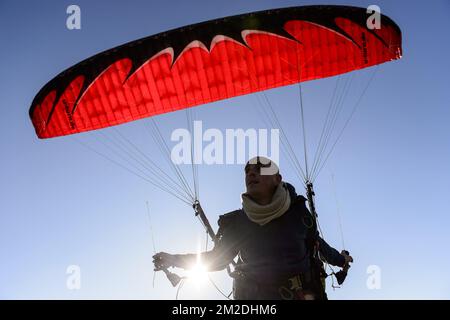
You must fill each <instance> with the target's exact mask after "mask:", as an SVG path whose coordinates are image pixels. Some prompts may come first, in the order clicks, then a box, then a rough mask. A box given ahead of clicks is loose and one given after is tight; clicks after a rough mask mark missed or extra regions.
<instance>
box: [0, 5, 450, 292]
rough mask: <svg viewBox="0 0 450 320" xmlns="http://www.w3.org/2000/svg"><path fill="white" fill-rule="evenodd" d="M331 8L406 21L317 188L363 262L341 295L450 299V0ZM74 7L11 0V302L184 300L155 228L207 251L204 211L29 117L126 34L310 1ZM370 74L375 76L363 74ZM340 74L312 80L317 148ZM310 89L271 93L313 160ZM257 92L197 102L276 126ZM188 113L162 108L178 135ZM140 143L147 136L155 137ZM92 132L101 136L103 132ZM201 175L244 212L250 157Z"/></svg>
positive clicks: (213, 114) (205, 187) (1, 282)
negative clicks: (375, 277) (54, 83)
mask: <svg viewBox="0 0 450 320" xmlns="http://www.w3.org/2000/svg"><path fill="white" fill-rule="evenodd" d="M328 3H333V4H351V5H356V6H361V7H367V6H368V5H370V4H377V5H378V6H379V7H380V8H381V11H382V13H384V14H387V15H388V16H390V17H391V18H392V19H393V20H394V21H396V22H397V24H398V25H399V26H400V28H401V29H402V32H403V58H402V59H401V60H399V61H395V62H392V63H388V64H384V65H382V66H381V67H380V69H379V70H378V71H377V75H376V78H375V79H374V81H373V83H372V84H371V86H370V88H369V90H368V92H367V93H366V94H365V95H364V100H363V102H362V104H361V106H360V108H359V109H358V112H357V114H356V116H355V118H354V119H353V120H352V122H351V123H350V125H349V127H348V128H347V129H346V131H345V133H344V135H343V137H342V139H341V140H340V142H339V144H338V145H337V147H336V150H335V151H334V152H333V154H332V157H331V158H330V159H329V161H328V162H327V165H326V167H325V168H324V169H323V170H322V172H321V174H320V176H319V177H318V179H317V181H316V183H315V185H316V194H317V209H318V213H319V217H320V222H321V226H322V229H323V232H324V234H325V238H326V239H327V241H328V242H329V243H330V244H332V245H333V246H335V247H336V248H337V249H341V248H342V240H341V237H340V231H339V227H338V218H337V211H338V210H339V212H340V215H341V217H342V224H343V231H344V239H345V246H346V249H348V250H349V251H350V252H351V253H352V255H353V256H354V258H355V263H354V265H353V266H352V268H351V270H350V274H349V277H348V280H347V282H346V283H345V285H344V286H343V287H342V288H341V289H338V290H336V291H333V290H332V289H331V288H330V287H329V286H328V293H329V296H330V298H332V299H449V298H450V275H449V273H448V268H449V267H450V258H449V257H448V256H447V255H446V252H447V244H448V243H450V235H449V233H448V231H447V229H448V226H449V224H450V217H449V215H448V213H449V207H450V198H449V194H450V173H449V172H450V171H449V170H448V163H450V151H449V150H450V149H449V148H448V146H449V143H450V129H449V127H448V121H449V119H450V111H449V109H448V106H449V105H450V99H449V93H448V86H449V81H448V71H449V70H450V63H449V60H448V52H449V50H450V43H449V42H450V40H449V37H448V34H447V33H448V30H450V28H449V27H450V20H449V19H448V13H449V12H450V10H449V9H450V4H449V2H448V1H437V0H436V1H431V2H428V3H422V4H418V3H415V2H413V3H411V2H410V1H376V2H370V1H345V2H344V1H329V2H328ZM70 4H73V3H72V2H68V1H40V2H29V1H1V2H0V38H1V42H2V50H0V61H1V62H0V63H1V70H2V72H1V73H0V87H1V88H2V89H1V90H0V101H1V108H0V112H1V116H0V121H1V124H0V130H1V133H0V145H1V150H2V152H1V157H0V162H1V164H0V170H1V177H2V179H1V184H0V194H1V202H0V208H1V210H0V261H1V263H0V298H3V299H19V298H21V299H51V298H61V299H82V298H87V299H93V298H101V299H109V298H123V299H133V298H137V299H173V298H175V294H176V290H175V289H173V288H172V287H171V286H170V284H169V283H168V281H167V279H166V278H165V277H164V276H163V275H162V274H157V275H156V278H155V283H154V287H153V285H152V278H153V271H152V263H151V260H152V259H151V256H152V255H153V244H152V233H151V231H150V229H152V230H153V237H154V239H155V247H156V250H157V251H167V252H172V253H178V252H179V253H183V252H196V250H197V248H198V246H199V245H201V246H202V247H204V242H205V233H204V231H203V229H202V227H201V226H200V224H199V223H198V221H196V219H195V218H194V217H193V212H192V210H191V209H190V208H189V207H187V206H186V205H185V204H183V203H181V202H180V201H178V200H176V199H174V198H173V197H171V196H170V195H168V194H167V193H164V192H162V191H160V190H159V189H157V188H155V187H154V186H152V185H150V184H148V183H146V182H145V181H142V180H140V179H139V178H137V177H136V176H134V175H131V174H129V173H128V172H126V171H124V170H122V169H121V168H118V167H117V166H115V165H114V164H113V163H111V162H108V161H106V160H105V159H103V158H101V157H99V156H98V155H96V154H95V153H93V152H91V151H89V150H87V149H86V148H84V147H83V146H82V145H80V144H79V143H78V140H76V139H74V138H73V137H67V138H57V139H50V140H39V139H37V137H36V136H35V133H34V129H33V127H32V125H31V123H30V121H29V119H28V108H29V106H30V104H31V101H32V99H33V98H34V96H35V94H36V93H37V92H38V90H39V89H40V88H41V87H42V86H43V85H44V84H45V83H46V82H47V81H49V80H50V79H51V78H53V77H54V76H55V75H56V74H58V73H59V72H61V71H62V70H64V69H66V68H68V67H70V66H72V65H73V64H75V63H76V62H78V61H80V60H82V59H85V58H87V57H89V56H92V55H93V54H96V53H98V52H100V51H103V50H106V49H109V48H112V47H114V46H117V45H120V44H122V43H125V42H129V41H131V40H134V39H138V38H141V37H145V36H148V35H151V34H154V33H158V32H161V31H164V30H168V29H172V28H175V27H179V26H183V25H187V24H191V23H195V22H200V21H204V20H208V19H213V18H218V17H222V16H228V15H234V14H239V13H244V12H250V11H256V10H263V9H270V8H277V7H288V6H295V5H307V4H312V2H305V1H281V0H280V1H268V0H261V1H244V2H242V1H162V2H160V1H130V2H127V3H125V2H119V1H114V2H110V1H96V2H95V3H94V2H92V1H77V2H76V3H75V4H77V5H79V6H80V8H81V13H82V29H81V30H76V31H69V30H67V28H66V25H65V21H66V17H67V14H66V8H67V6H68V5H70ZM369 74H370V73H369V72H361V77H366V76H367V75H369ZM361 83H362V82H361ZM333 85H334V80H333V79H327V80H320V81H314V82H310V83H306V84H304V86H303V88H304V99H305V107H306V118H307V124H306V126H307V129H308V130H307V132H308V134H309V137H310V138H311V143H312V144H313V142H314V141H315V140H314V138H315V137H316V136H317V134H318V133H320V130H319V126H320V125H321V120H322V119H323V117H324V115H325V113H326V110H325V109H323V108H319V107H317V108H316V107H315V106H316V105H318V106H320V105H323V104H326V103H327V102H326V101H327V99H329V98H330V95H331V91H332V87H333ZM358 85H359V84H358V83H356V84H355V87H354V88H352V91H354V92H355V94H357V93H358V92H361V91H360V90H361V89H360V87H358ZM297 90H298V89H297V87H295V86H293V87H287V88H282V89H277V90H272V91H270V92H268V93H267V96H268V98H269V99H270V100H271V101H272V103H273V104H274V106H277V107H278V110H280V119H281V121H282V122H284V123H285V124H286V127H285V129H286V131H287V132H288V135H290V136H291V137H292V139H293V141H295V140H294V139H298V143H296V144H295V146H296V149H297V151H298V154H299V157H300V156H302V154H301V151H302V146H301V144H300V141H301V136H300V131H299V127H298V122H296V123H295V122H293V121H292V118H294V117H293V116H292V114H293V113H292V112H297V111H298V108H292V105H293V104H295V103H298V99H297V98H296V95H297ZM358 90H359V91H358ZM296 99H297V100H296ZM253 101H254V98H253V97H239V98H235V99H231V100H230V101H222V102H218V103H216V104H213V105H208V106H204V107H199V108H196V109H195V114H196V119H200V120H202V121H203V125H204V127H205V128H218V129H220V130H224V129H226V128H244V129H246V128H262V127H264V123H263V122H261V120H260V119H259V118H258V114H257V113H255V112H254V111H252V110H254V109H252V108H250V106H249V105H250V104H252V103H253ZM308 107H309V108H308ZM292 110H295V111H292ZM294 115H295V114H294ZM185 120H186V119H185V118H184V117H183V114H181V115H179V114H170V115H165V116H163V117H158V119H157V121H158V123H159V125H160V126H161V127H162V128H164V130H163V131H164V133H165V136H166V137H167V139H168V140H169V135H170V132H171V130H173V129H175V128H180V127H185V126H186V125H185ZM123 130H125V131H126V130H131V131H132V130H134V127H133V125H132V124H130V125H127V126H124V128H123ZM131 134H132V135H135V133H134V131H133V132H132V133H131ZM135 138H136V139H138V140H139V139H141V140H143V142H144V143H145V142H146V140H145V137H144V136H135ZM79 139H80V140H82V141H84V140H83V139H86V140H87V141H91V140H89V139H91V136H90V135H89V134H84V135H80V138H79ZM295 142H297V141H295ZM148 148H149V149H148V150H149V152H150V153H151V154H155V158H156V160H158V155H157V154H156V153H157V151H156V150H157V148H156V147H155V146H154V145H152V144H151V143H148ZM300 159H301V158H300ZM158 161H159V160H158ZM162 165H164V164H162ZM280 166H281V170H282V173H283V175H284V178H285V180H287V181H290V182H291V183H293V184H294V185H295V186H296V188H297V189H298V191H299V192H301V193H302V192H303V187H302V185H301V182H300V181H298V179H296V176H295V175H294V174H293V171H292V170H291V168H289V165H288V163H287V162H286V161H283V158H282V159H281V163H280ZM332 176H333V177H334V184H333V183H332V178H331V177H332ZM199 182H200V199H201V200H202V203H203V206H204V208H205V211H206V212H207V215H208V217H209V219H210V221H211V223H212V225H213V227H214V228H216V227H217V225H216V221H217V218H218V216H219V215H220V214H223V213H226V212H228V211H231V210H234V209H236V208H239V207H240V193H241V192H242V191H243V189H244V183H243V174H242V166H240V165H215V166H207V165H201V166H199ZM336 200H337V201H336ZM147 201H148V202H149V204H150V209H151V218H152V223H151V225H150V223H149V220H148V217H147V213H146V202H147ZM337 203H338V204H337ZM150 227H151V228H150ZM69 265H78V266H80V268H81V289H80V290H68V289H67V287H66V280H67V274H66V268H67V267H68V266H69ZM370 265H377V266H379V267H380V270H381V288H380V289H378V290H370V289H368V288H367V286H366V281H367V278H368V274H367V268H368V266H370ZM211 277H212V278H213V279H214V281H215V282H216V283H217V285H218V286H219V287H220V288H221V289H223V291H225V292H227V293H228V292H229V291H230V289H231V280H230V279H229V278H228V277H227V275H226V273H225V272H220V273H215V274H212V275H211ZM179 297H180V298H185V299H187V298H190V299H220V298H221V296H220V294H219V293H218V292H217V291H216V290H215V288H214V287H213V286H212V285H210V284H209V283H205V284H203V285H201V286H197V285H195V284H193V283H186V284H185V286H184V287H183V288H182V289H181V290H180V292H179Z"/></svg>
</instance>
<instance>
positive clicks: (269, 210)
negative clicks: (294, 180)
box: [241, 182, 291, 226]
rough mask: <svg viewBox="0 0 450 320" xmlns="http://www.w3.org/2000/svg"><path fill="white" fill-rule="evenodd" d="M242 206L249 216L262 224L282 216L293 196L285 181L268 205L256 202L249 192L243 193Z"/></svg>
mask: <svg viewBox="0 0 450 320" xmlns="http://www.w3.org/2000/svg"><path fill="white" fill-rule="evenodd" d="M241 198H242V208H243V209H244V211H245V213H246V214H247V217H248V218H249V219H250V220H251V221H253V222H255V223H257V224H259V225H260V226H263V225H265V224H266V223H268V222H270V221H272V220H273V219H276V218H279V217H281V216H282V215H283V214H284V213H285V212H286V211H287V210H288V209H289V206H290V205H291V197H290V196H289V191H288V189H287V187H286V185H285V183H284V182H281V183H280V184H279V185H278V187H277V189H276V190H275V193H274V194H273V196H272V201H271V202H270V203H269V204H267V205H260V204H258V203H256V202H255V201H254V200H253V199H252V198H250V196H249V195H248V194H247V193H243V194H242V195H241Z"/></svg>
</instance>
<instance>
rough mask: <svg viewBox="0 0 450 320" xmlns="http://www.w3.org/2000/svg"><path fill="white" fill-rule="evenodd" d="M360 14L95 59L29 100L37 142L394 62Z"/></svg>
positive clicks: (237, 25)
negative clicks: (31, 100)
mask: <svg viewBox="0 0 450 320" xmlns="http://www.w3.org/2000/svg"><path fill="white" fill-rule="evenodd" d="M367 18H368V14H367V13H366V9H364V8H355V7H347V6H306V7H294V8H284V9H276V10H268V11H261V12H255V13H249V14H244V15H239V16H233V17H227V18H222V19H217V20H212V21H208V22H204V23H200V24H195V25H190V26H187V27H183V28H178V29H174V30H171V31H167V32H163V33H160V34H157V35H153V36H150V37H147V38H143V39H140V40H136V41H133V42H130V43H127V44H125V45H122V46H119V47H117V48H113V49H111V50H108V51H105V52H102V53H99V54H97V55H95V56H93V57H91V58H89V59H87V60H84V61H82V62H80V63H78V64H76V65H75V66H73V67H72V68H69V69H68V70H66V71H64V72H62V73H61V74H59V75H58V76H56V77H55V78H54V79H53V80H51V81H50V82H49V83H48V84H47V85H45V86H44V87H43V88H42V89H41V91H40V92H39V93H38V94H37V96H36V97H35V99H34V101H33V103H32V105H31V108H30V112H29V113H30V118H31V120H32V123H33V125H34V127H35V130H36V133H37V135H38V137H39V138H51V137H56V136H62V135H68V134H74V133H79V132H84V131H89V130H95V129H99V128H104V127H108V126H113V125H117V124H121V123H125V122H128V121H133V120H137V119H141V118H145V117H150V116H154V115H157V114H162V113H167V112H171V111H176V110H180V109H185V108H189V107H193V106H197V105H201V104H205V103H209V102H214V101H218V100H222V99H227V98H231V97H234V96H239V95H244V94H249V93H253V92H257V91H261V90H266V89H270V88H275V87H279V86H284V85H289V84H294V83H298V82H301V81H308V80H313V79H319V78H324V77H330V76H334V75H337V74H341V73H346V72H350V71H353V70H357V69H361V68H366V67H369V66H373V65H376V64H380V63H383V62H387V61H391V60H395V59H399V58H400V57H401V32H400V29H399V28H398V26H397V25H396V24H395V23H394V22H393V21H392V20H391V19H389V18H388V17H386V16H384V15H383V16H381V28H380V29H374V30H370V29H368V28H367V27H366V20H367Z"/></svg>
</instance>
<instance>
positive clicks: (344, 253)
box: [341, 250, 353, 266]
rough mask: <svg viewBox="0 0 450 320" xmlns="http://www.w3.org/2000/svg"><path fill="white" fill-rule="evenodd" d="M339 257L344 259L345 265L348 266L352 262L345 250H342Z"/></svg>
mask: <svg viewBox="0 0 450 320" xmlns="http://www.w3.org/2000/svg"><path fill="white" fill-rule="evenodd" d="M341 255H342V256H343V257H344V259H345V265H347V266H349V264H350V262H353V258H352V256H351V255H350V253H349V252H348V251H347V250H342V251H341Z"/></svg>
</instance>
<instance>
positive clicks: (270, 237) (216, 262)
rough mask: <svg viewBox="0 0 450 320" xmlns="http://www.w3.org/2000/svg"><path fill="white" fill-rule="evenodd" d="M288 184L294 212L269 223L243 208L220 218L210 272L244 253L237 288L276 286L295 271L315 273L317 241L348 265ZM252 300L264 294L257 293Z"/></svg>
mask: <svg viewBox="0 0 450 320" xmlns="http://www.w3.org/2000/svg"><path fill="white" fill-rule="evenodd" d="M287 187H288V190H289V193H290V196H291V205H290V207H289V209H288V211H287V212H285V213H284V214H283V215H282V216H281V217H279V218H277V219H274V220H272V221H270V222H269V223H267V224H265V225H263V226H260V225H258V224H256V223H254V222H252V221H251V220H249V219H248V217H247V215H246V214H245V212H244V211H243V210H242V209H240V210H236V211H233V212H230V213H227V214H225V215H222V216H220V218H219V221H218V224H219V230H218V232H217V240H216V241H215V246H214V249H213V250H212V251H210V252H206V253H203V255H204V256H203V259H202V260H203V261H205V262H207V264H208V265H209V269H210V270H221V269H224V268H225V267H226V266H227V265H228V264H229V263H230V262H231V260H232V259H233V258H235V257H236V256H238V261H237V264H236V266H235V270H236V271H237V272H236V273H235V274H238V275H239V276H238V277H236V278H235V288H236V286H237V287H239V286H240V285H242V284H243V282H245V286H265V285H268V286H270V285H276V284H277V283H282V282H283V281H284V280H286V279H288V278H289V277H292V276H294V275H298V274H307V273H309V272H310V271H311V259H310V257H311V247H312V246H311V241H314V242H315V241H316V240H317V241H318V242H319V251H320V253H321V256H322V257H323V258H324V259H325V260H326V261H327V262H328V263H329V264H331V265H335V266H340V267H342V266H343V265H344V263H345V259H344V257H343V256H342V255H341V254H340V253H339V252H338V251H336V250H335V249H333V248H332V247H330V246H329V245H328V244H327V243H326V242H325V241H324V240H323V239H322V238H320V237H319V235H318V233H317V231H316V228H315V227H314V224H313V219H312V216H311V213H310V212H309V211H308V209H307V208H306V205H305V201H306V199H305V198H304V197H303V196H301V195H297V194H296V192H295V189H294V187H293V186H292V185H290V184H287ZM235 298H239V297H236V296H235ZM246 298H251V299H259V298H264V297H261V294H258V295H257V296H255V295H254V294H253V295H250V296H247V297H246ZM267 298H269V299H273V298H276V297H273V296H268V297H267Z"/></svg>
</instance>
